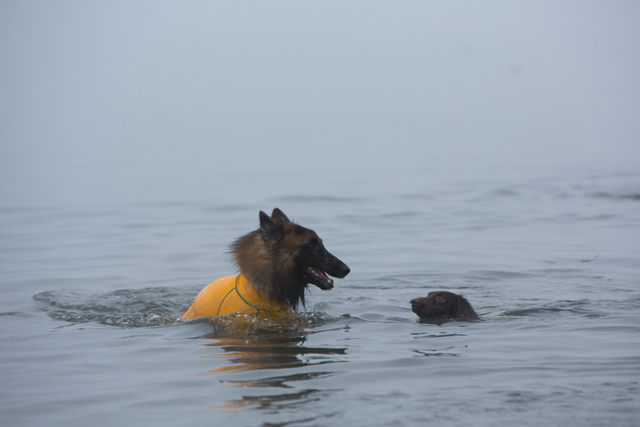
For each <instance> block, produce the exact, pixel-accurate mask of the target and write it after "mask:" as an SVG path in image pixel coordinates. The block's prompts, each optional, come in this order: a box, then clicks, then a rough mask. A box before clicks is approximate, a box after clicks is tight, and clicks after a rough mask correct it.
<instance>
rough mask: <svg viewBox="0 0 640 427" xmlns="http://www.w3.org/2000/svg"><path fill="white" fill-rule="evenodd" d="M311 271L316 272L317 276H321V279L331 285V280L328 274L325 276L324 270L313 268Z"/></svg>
mask: <svg viewBox="0 0 640 427" xmlns="http://www.w3.org/2000/svg"><path fill="white" fill-rule="evenodd" d="M313 272H314V273H316V274H317V275H318V276H320V277H322V279H323V280H326V281H327V282H329V283H331V284H332V285H333V280H332V279H329V276H327V275H326V274H325V272H324V271H322V270H320V269H317V268H314V269H313Z"/></svg>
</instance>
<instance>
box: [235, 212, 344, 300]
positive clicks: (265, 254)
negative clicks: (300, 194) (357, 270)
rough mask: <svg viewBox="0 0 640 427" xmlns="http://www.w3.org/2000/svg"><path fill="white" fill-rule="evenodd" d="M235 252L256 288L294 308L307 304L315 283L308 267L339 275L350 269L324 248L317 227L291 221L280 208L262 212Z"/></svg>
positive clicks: (246, 274)
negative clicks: (257, 221)
mask: <svg viewBox="0 0 640 427" xmlns="http://www.w3.org/2000/svg"><path fill="white" fill-rule="evenodd" d="M231 254H232V255H233V259H234V261H235V263H236V264H237V266H238V267H239V268H240V272H241V273H242V274H243V275H244V276H245V277H246V278H247V280H248V281H249V283H250V284H251V286H252V287H253V288H254V289H255V290H257V291H258V292H259V293H261V294H262V295H264V296H265V297H266V298H268V299H270V300H272V301H277V302H279V303H281V304H286V305H287V306H289V307H290V308H292V309H293V310H296V309H297V308H298V304H299V303H300V302H302V305H303V306H304V303H305V301H304V296H305V291H306V289H307V288H308V284H309V283H313V279H310V278H309V277H308V276H309V275H308V274H307V273H306V269H307V267H316V268H319V269H322V270H323V271H326V272H327V273H328V274H331V275H332V276H335V277H339V278H342V277H344V276H346V275H347V274H348V273H349V267H347V266H346V264H344V263H343V262H342V261H340V260H339V259H338V258H336V257H334V256H333V255H331V254H330V253H329V252H328V251H327V250H326V249H325V248H324V245H323V244H322V240H321V239H320V238H319V237H318V235H317V234H316V233H315V232H314V231H313V230H309V229H307V228H304V227H302V226H300V225H298V224H295V223H293V222H291V221H290V220H289V218H287V216H286V215H285V214H284V213H283V212H282V211H281V210H280V209H278V208H275V209H274V210H273V213H272V214H271V217H269V216H268V215H267V214H265V213H264V212H260V228H259V229H257V230H255V231H252V232H250V233H248V234H245V235H244V236H242V237H240V238H238V239H237V240H236V241H235V242H234V243H233V244H232V245H231ZM318 286H319V287H320V285H318ZM331 287H333V285H331ZM331 287H329V289H330V288H331ZM321 289H323V288H322V287H321Z"/></svg>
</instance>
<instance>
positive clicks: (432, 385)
mask: <svg viewBox="0 0 640 427" xmlns="http://www.w3.org/2000/svg"><path fill="white" fill-rule="evenodd" d="M595 169H598V168H595ZM365 175H366V174H364V173H363V175H361V176H359V175H358V173H357V172H346V173H344V174H343V175H342V177H341V178H340V179H346V178H349V176H351V177H352V178H353V180H351V181H352V182H356V184H353V183H351V184H349V185H346V184H345V185H344V186H339V185H338V184H337V183H335V184H331V185H330V187H329V188H333V189H334V190H335V191H333V192H329V191H327V192H320V191H318V188H317V187H314V188H313V189H312V194H309V192H307V191H305V187H304V185H302V186H300V185H297V184H295V183H294V184H293V185H292V186H291V187H289V188H283V187H279V186H278V185H276V184H277V183H276V182H272V183H271V184H272V185H273V186H274V189H273V190H272V191H271V193H270V194H269V195H268V196H267V195H265V196H258V195H257V194H252V197H249V198H247V200H246V201H245V202H242V201H240V200H239V198H238V199H237V200H234V201H233V203H229V204H223V203H216V202H215V200H212V199H211V198H208V197H205V194H206V191H203V192H202V193H200V195H199V196H198V197H193V196H181V197H175V196H169V198H167V196H166V195H164V193H162V192H161V193H162V194H163V195H162V196H160V195H156V196H155V197H156V200H139V201H127V202H126V203H124V202H123V203H121V204H117V203H113V202H111V201H109V202H101V201H99V200H95V199H94V200H92V202H93V203H94V205H91V203H87V199H82V200H79V201H78V204H77V205H75V206H69V204H68V202H65V203H60V204H59V205H56V204H55V203H51V204H49V205H44V204H43V205H42V206H39V207H38V208H37V209H36V208H31V207H30V208H27V207H19V206H18V204H16V205H15V206H14V207H12V208H4V209H2V213H1V215H2V224H3V239H2V242H3V243H2V260H3V275H2V288H1V289H2V298H1V300H2V302H1V307H2V308H1V310H0V312H1V313H2V317H1V319H2V321H1V322H0V330H1V337H2V338H1V347H2V351H1V352H0V359H1V362H0V370H1V371H2V378H3V381H2V382H3V387H2V390H1V392H0V393H1V394H2V399H0V402H1V403H0V407H1V412H2V414H3V419H4V420H5V421H4V422H6V423H7V425H16V426H17V425H43V424H47V425H86V424H89V423H91V424H92V425H113V424H116V423H126V424H134V425H141V426H144V425H182V424H189V425H212V424H213V425H222V424H226V425H238V426H273V425H282V426H284V425H296V426H298V425H299V426H329V425H336V424H351V425H380V426H388V425H399V426H411V425H424V424H426V425H442V424H444V425H471V424H474V425H495V424H498V423H505V422H506V423H517V424H519V425H532V426H533V425H539V424H540V423H549V424H551V425H580V426H599V425H619V426H632V425H637V424H638V422H640V409H639V408H640V352H639V350H640V333H639V332H640V322H639V320H640V286H639V284H640V283H639V281H638V277H640V258H639V257H638V254H639V253H640V252H639V251H638V249H639V244H638V238H637V236H638V231H639V229H640V205H639V204H638V203H640V202H639V200H638V199H639V198H640V173H637V172H636V173H630V172H624V173H622V172H620V173H618V172H615V173H614V172H612V171H609V172H606V173H605V172H602V171H600V172H590V173H587V174H584V175H581V174H579V173H575V174H568V173H565V169H564V168H562V169H561V170H560V171H559V172H557V173H549V172H546V171H545V173H543V174H540V175H534V174H529V175H527V174H525V173H524V172H523V171H522V170H519V171H518V173H517V174H516V176H517V177H518V178H517V179H516V177H515V176H514V177H511V178H510V179H506V178H504V179H498V178H497V177H496V176H495V175H496V173H495V169H494V173H493V174H492V175H494V176H492V177H490V178H483V177H481V176H479V175H476V179H473V180H471V179H468V178H469V177H468V176H466V177H465V179H463V180H459V179H457V178H456V177H455V174H440V173H436V172H433V173H430V172H429V171H428V170H423V171H422V172H420V171H419V170H415V171H410V172H403V173H399V174H397V175H395V176H394V175H393V174H392V173H389V174H388V175H387V174H385V175H384V176H385V177H384V179H383V178H377V181H378V182H379V183H382V181H385V182H384V183H385V185H388V186H389V187H395V188H396V190H397V191H393V190H388V189H387V190H384V191H378V190H372V189H371V188H370V186H369V185H368V184H366V180H364V179H363V180H362V181H360V178H363V177H364V176H365ZM437 176H440V179H439V180H438V181H437V182H435V181H436V179H435V178H436V177H437ZM444 176H446V177H448V178H443V177H444ZM389 180H395V184H393V183H390V182H388V181H389ZM374 181H376V179H374ZM345 182H346V181H345ZM357 182H360V184H357ZM407 182H411V184H409V185H403V183H405V184H406V183H407ZM374 184H375V182H374ZM82 185H83V184H80V186H82ZM358 186H360V187H358ZM374 187H375V185H374ZM239 188H241V187H239ZM245 189H248V187H247V188H245ZM60 193H64V191H63V190H60ZM353 193H355V194H356V195H354V194H353ZM146 194H147V195H149V192H146ZM193 194H198V193H197V192H193ZM313 194H316V195H315V196H314V195H313ZM140 196H141V197H142V195H141V194H140ZM275 206H278V207H280V208H281V209H283V210H284V211H285V213H287V214H288V215H290V217H292V218H293V219H295V220H296V221H298V222H299V223H301V224H303V225H305V226H307V227H310V228H312V229H314V230H315V231H317V232H318V233H319V235H320V236H321V237H322V238H323V239H324V241H325V243H326V245H327V247H328V249H329V250H330V251H332V252H333V253H334V254H335V255H337V256H338V257H340V258H341V259H342V260H344V261H345V262H346V263H347V264H348V265H349V266H350V267H351V269H352V272H351V274H349V275H348V276H347V277H346V278H345V279H343V280H338V281H336V286H335V288H334V289H333V290H331V291H327V292H323V291H320V290H319V289H317V288H313V289H311V290H310V295H308V297H307V298H308V302H307V307H306V309H305V310H303V311H301V312H300V316H301V318H300V319H299V321H296V322H287V323H286V324H278V323H274V322H270V321H268V320H263V321H258V322H256V321H255V319H253V320H252V319H234V320H230V319H222V320H218V321H213V320H211V321H210V320H197V321H192V322H182V321H180V320H179V316H180V315H181V314H182V313H183V312H184V311H185V310H186V309H187V308H188V306H189V305H190V303H191V301H192V299H193V297H194V296H195V295H196V293H197V292H198V291H199V290H200V288H201V287H203V286H204V285H206V284H207V283H208V282H209V281H212V280H215V279H216V278H218V277H220V276H223V275H228V274H232V273H234V272H235V268H234V267H233V266H232V265H231V262H230V260H229V256H228V253H226V250H227V246H228V244H229V243H230V242H231V241H232V240H233V239H234V238H235V237H237V236H239V235H241V234H242V233H244V232H247V231H250V230H252V229H255V228H257V224H258V211H259V210H260V209H262V210H267V211H269V210H270V209H272V208H273V207H275ZM438 289H442V290H449V291H453V292H458V293H462V294H464V295H465V296H466V297H467V299H468V300H469V301H470V302H471V303H472V305H473V306H474V308H475V309H476V311H477V312H478V313H479V315H480V317H481V318H482V320H481V321H480V322H473V323H470V322H462V321H455V320H453V321H449V322H444V323H428V322H421V321H420V320H419V319H418V318H417V317H416V316H415V315H414V313H412V312H411V309H410V304H409V301H410V300H411V299H412V298H415V297H419V296H425V295H426V294H427V293H428V292H429V291H432V290H438Z"/></svg>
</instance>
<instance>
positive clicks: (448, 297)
mask: <svg viewBox="0 0 640 427" xmlns="http://www.w3.org/2000/svg"><path fill="white" fill-rule="evenodd" d="M411 310H413V312H414V313H416V314H417V315H418V316H420V318H421V319H433V318H436V317H445V316H449V317H455V318H457V319H462V320H480V318H479V317H478V315H477V314H476V312H475V311H474V310H473V308H472V307H471V304H469V301H467V300H466V299H465V298H464V297H463V296H461V295H457V294H454V293H452V292H446V291H436V292H429V295H427V296H426V297H424V298H415V299H412V300H411Z"/></svg>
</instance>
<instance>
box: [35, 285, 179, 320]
mask: <svg viewBox="0 0 640 427" xmlns="http://www.w3.org/2000/svg"><path fill="white" fill-rule="evenodd" d="M185 294H186V295H187V296H185ZM33 299H34V300H35V301H36V302H37V303H38V305H39V308H40V309H41V310H42V311H44V312H46V313H47V314H48V315H49V317H51V318H52V319H55V320H59V321H63V322H70V323H74V324H77V323H99V324H101V325H108V326H118V327H123V328H137V327H149V326H162V325H169V324H172V323H176V322H177V321H178V320H179V316H180V315H181V312H182V311H184V307H185V306H188V304H189V301H190V299H191V293H189V292H185V291H184V289H181V288H145V289H134V290H130V289H125V290H118V291H114V292H108V293H104V294H89V293H85V292H82V291H76V290H59V291H48V292H42V293H39V294H37V295H35V296H34V297H33Z"/></svg>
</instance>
